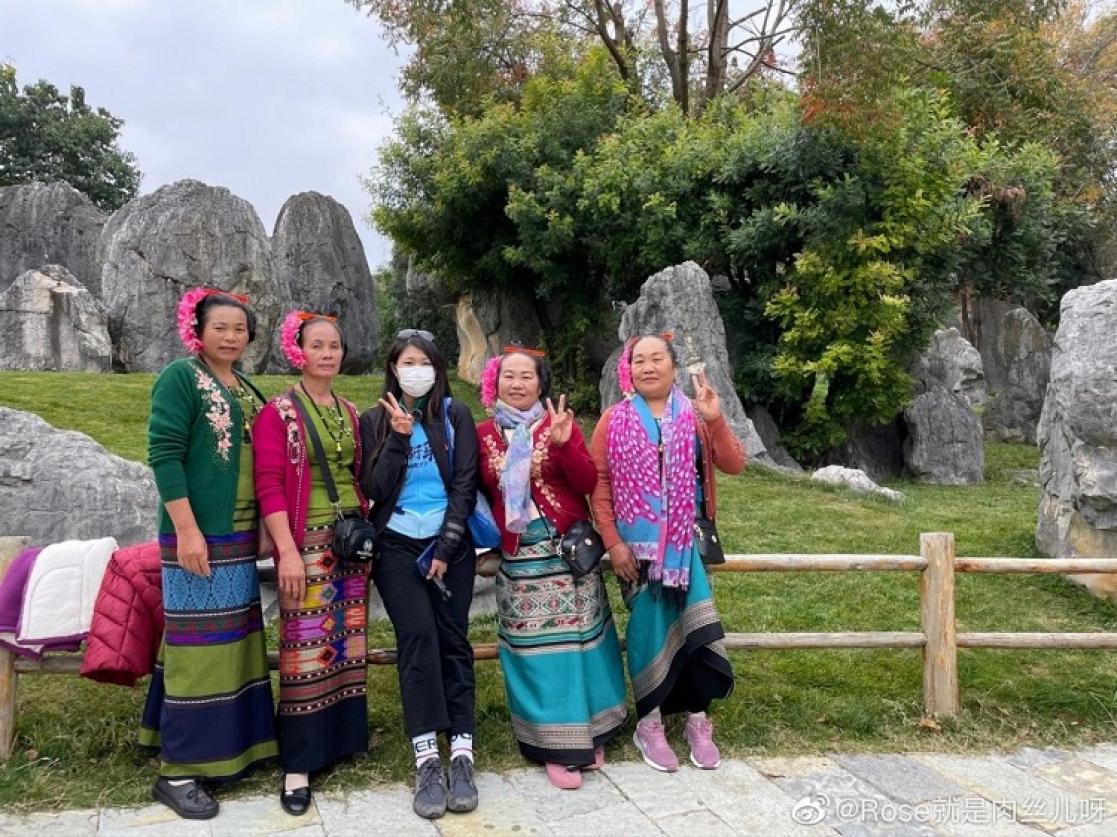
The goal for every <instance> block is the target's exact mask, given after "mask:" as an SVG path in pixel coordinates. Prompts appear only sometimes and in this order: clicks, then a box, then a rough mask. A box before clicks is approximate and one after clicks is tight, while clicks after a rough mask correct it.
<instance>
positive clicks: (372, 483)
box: [361, 399, 477, 561]
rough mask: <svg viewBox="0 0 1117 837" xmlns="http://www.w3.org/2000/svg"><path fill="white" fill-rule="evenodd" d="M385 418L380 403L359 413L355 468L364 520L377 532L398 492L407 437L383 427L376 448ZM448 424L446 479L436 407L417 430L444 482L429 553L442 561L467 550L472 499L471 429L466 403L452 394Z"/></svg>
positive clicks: (474, 451) (444, 448) (474, 496)
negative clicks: (360, 454)
mask: <svg viewBox="0 0 1117 837" xmlns="http://www.w3.org/2000/svg"><path fill="white" fill-rule="evenodd" d="M383 421H387V416H386V415H385V414H384V408H383V407H380V406H379V405H377V406H376V407H373V408H372V409H371V410H367V411H366V412H365V413H364V414H363V415H362V416H361V445H362V447H363V448H364V450H365V452H366V453H365V462H364V466H363V468H362V469H361V490H362V491H363V492H364V494H365V496H366V497H367V498H368V500H369V504H370V509H369V519H370V520H371V521H372V524H373V526H375V527H376V531H377V532H378V533H379V532H383V531H384V529H385V528H386V527H387V525H388V520H389V519H390V518H391V516H392V511H393V510H394V509H395V507H396V503H397V502H399V496H400V494H401V493H402V492H403V480H404V476H405V475H406V472H407V457H408V454H409V453H410V451H411V437H410V436H405V435H404V434H402V433H397V432H396V431H394V430H392V429H390V428H389V430H388V437H387V439H385V441H384V445H383V447H381V448H380V450H379V451H377V450H376V443H375V441H374V430H375V428H376V426H377V425H378V424H379V423H380V422H383ZM450 424H451V425H452V426H453V428H454V475H453V479H452V480H451V478H450V461H449V457H448V455H447V453H448V450H449V445H448V444H447V442H446V430H445V427H444V425H443V419H442V416H441V410H440V411H439V417H438V418H437V419H435V421H433V422H431V421H430V420H429V419H428V418H427V416H426V414H425V413H424V414H423V429H424V430H425V431H426V433H427V438H428V439H430V443H431V453H432V454H433V456H434V459H435V462H436V463H437V464H438V471H439V473H441V474H442V483H443V484H444V485H445V486H446V497H447V506H446V517H445V518H444V519H443V521H442V530H441V531H440V532H439V534H438V545H437V546H436V547H435V555H436V556H438V557H439V558H440V559H442V560H444V561H457V560H459V559H460V558H461V557H463V556H464V555H466V554H471V551H472V543H470V540H469V527H468V525H467V521H468V520H469V515H470V514H472V513H473V506H474V504H475V503H476V502H477V428H476V426H475V425H474V423H473V415H472V414H471V413H470V411H469V407H467V406H466V405H465V404H463V403H462V402H461V401H458V400H456V399H454V400H452V401H451V402H450Z"/></svg>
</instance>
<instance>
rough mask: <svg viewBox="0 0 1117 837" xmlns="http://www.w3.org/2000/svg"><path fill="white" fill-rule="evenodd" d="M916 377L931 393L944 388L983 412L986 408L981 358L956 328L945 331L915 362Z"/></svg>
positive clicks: (945, 329) (913, 369) (942, 331)
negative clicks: (934, 389) (936, 387)
mask: <svg viewBox="0 0 1117 837" xmlns="http://www.w3.org/2000/svg"><path fill="white" fill-rule="evenodd" d="M911 373H912V376H913V377H914V378H915V379H916V381H917V383H918V384H919V385H920V386H919V389H920V390H921V391H922V390H927V389H931V388H932V387H935V386H940V387H942V388H943V389H945V390H946V391H947V392H952V393H954V394H955V395H958V396H960V397H961V398H963V399H964V400H965V401H966V403H968V404H969V405H970V407H971V408H973V409H974V410H976V411H978V412H980V411H981V410H982V409H983V408H984V407H985V401H986V389H985V373H984V371H983V366H982V362H981V354H980V353H979V352H978V351H977V349H975V348H974V347H973V345H971V343H970V342H969V341H968V340H967V339H966V338H964V337H963V336H962V335H961V333H960V332H959V331H958V329H956V328H941V329H939V330H938V331H936V332H935V333H934V334H933V335H932V336H931V342H930V343H929V344H928V346H927V348H926V349H924V350H923V352H922V353H921V354H920V355H919V357H917V358H916V359H915V362H914V363H913V364H912V369H911Z"/></svg>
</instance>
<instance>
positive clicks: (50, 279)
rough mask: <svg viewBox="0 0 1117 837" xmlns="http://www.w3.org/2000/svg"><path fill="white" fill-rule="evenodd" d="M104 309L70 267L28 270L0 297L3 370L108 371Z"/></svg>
mask: <svg viewBox="0 0 1117 837" xmlns="http://www.w3.org/2000/svg"><path fill="white" fill-rule="evenodd" d="M111 365H112V344H111V343H110V342H109V329H108V320H107V318H106V317H105V309H104V308H103V307H101V304H100V303H99V302H98V301H97V300H96V299H94V298H93V295H92V294H90V293H89V291H87V290H86V289H85V288H83V287H82V286H81V283H80V282H78V281H77V279H75V278H74V277H73V276H72V275H70V272H69V271H68V270H66V268H64V267H62V266H60V265H56V264H51V265H46V266H45V267H42V268H40V269H39V270H28V271H27V272H26V273H24V274H22V275H21V276H20V277H19V278H17V279H16V280H15V282H13V283H12V284H11V285H10V286H9V287H8V289H7V290H6V291H4V292H3V293H0V369H22V370H42V371H51V372H106V371H108V370H109V369H110V368H111Z"/></svg>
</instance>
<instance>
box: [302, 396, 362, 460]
mask: <svg viewBox="0 0 1117 837" xmlns="http://www.w3.org/2000/svg"><path fill="white" fill-rule="evenodd" d="M299 389H301V390H302V391H303V392H304V393H305V394H306V399H307V401H309V402H310V406H311V407H313V408H314V412H315V413H317V415H318V418H319V420H320V421H321V422H322V426H323V427H325V428H326V433H327V434H329V437H330V438H331V439H332V440H333V443H334V453H335V454H336V455H337V464H338V466H339V467H341V466H343V465H345V462H344V461H342V453H341V443H342V442H343V441H344V440H345V437H346V436H349V437H350V438H352V436H353V428H352V427H350V425H349V417H348V416H347V415H345V413H344V412H343V411H342V409H341V402H339V401H338V400H337V396H336V395H334V393H333V391H332V390H331V392H330V396H331V397H332V398H333V399H334V409H333V410H329V409H328V408H327V410H326V413H325V414H324V415H323V413H322V410H321V409H319V407H318V404H317V403H316V402H315V401H314V399H313V398H312V397H311V395H310V393H309V392H307V391H306V386H305V385H304V384H303V382H302V381H299ZM331 422H332V424H333V426H332V427H331Z"/></svg>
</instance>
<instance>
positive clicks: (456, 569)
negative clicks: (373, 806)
mask: <svg viewBox="0 0 1117 837" xmlns="http://www.w3.org/2000/svg"><path fill="white" fill-rule="evenodd" d="M447 428H449V429H450V430H451V432H452V433H453V439H452V440H450V439H448V438H447ZM361 442H362V444H363V446H364V449H365V451H367V459H366V461H365V465H364V468H363V472H362V474H361V488H362V489H363V490H364V492H365V495H366V496H367V497H368V499H369V502H370V504H371V506H372V509H373V511H372V515H371V520H372V523H373V525H374V526H375V527H376V528H377V530H378V531H379V532H380V535H379V539H378V542H377V549H378V554H377V558H376V561H375V563H374V567H373V580H374V582H375V583H376V589H377V590H378V591H379V592H380V597H381V598H382V599H383V600H384V607H385V609H386V610H387V611H388V617H389V618H390V619H391V620H392V627H393V629H394V630H395V635H396V648H397V653H398V658H397V662H396V665H397V668H398V671H399V682H400V692H401V694H402V699H403V715H404V723H405V724H406V726H407V734H408V735H409V736H410V737H411V743H412V750H413V755H414V756H415V768H416V780H415V799H414V802H413V807H414V809H415V813H417V814H418V815H419V816H421V817H425V818H427V819H435V818H437V817H440V816H442V815H443V814H444V813H445V812H446V810H447V809H449V810H450V811H454V812H459V813H460V812H465V811H472V810H473V809H474V808H476V807H477V787H476V785H475V784H474V781H473V730H474V715H473V649H472V648H471V647H470V644H469V605H470V602H471V601H472V599H473V576H474V568H475V561H474V557H473V556H474V553H473V546H472V544H471V543H470V540H469V532H468V530H467V528H466V527H467V521H468V519H469V515H470V513H471V512H472V510H473V505H474V502H475V500H476V496H477V486H476V479H477V432H476V428H475V426H474V423H473V417H472V415H470V412H469V407H467V406H466V405H465V404H463V403H462V402H460V401H457V400H454V399H452V398H450V384H449V381H448V380H447V377H446V361H445V360H444V359H443V357H442V353H441V352H440V351H439V350H438V347H437V346H436V345H435V344H434V338H433V337H432V335H431V334H430V332H427V331H420V330H418V329H404V330H403V331H401V332H400V333H399V334H397V335H396V339H395V341H394V342H393V343H392V345H391V347H390V348H389V350H388V359H387V364H386V367H385V370H384V392H383V396H382V397H381V398H380V401H379V404H378V406H376V407H373V408H372V409H371V410H369V411H368V412H366V413H365V414H364V415H363V416H361ZM451 445H452V448H453V457H452V458H451V457H450V456H449V452H450V447H451ZM428 558H429V566H425V567H424V569H425V574H420V570H419V567H418V564H417V562H419V561H420V559H423V561H424V562H426V559H428ZM440 732H445V733H446V734H447V737H448V738H449V745H450V770H449V780H448V781H447V777H446V775H445V773H444V772H443V768H442V761H441V759H440V757H439V751H438V733H440Z"/></svg>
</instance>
